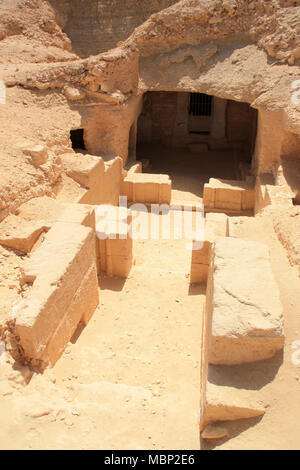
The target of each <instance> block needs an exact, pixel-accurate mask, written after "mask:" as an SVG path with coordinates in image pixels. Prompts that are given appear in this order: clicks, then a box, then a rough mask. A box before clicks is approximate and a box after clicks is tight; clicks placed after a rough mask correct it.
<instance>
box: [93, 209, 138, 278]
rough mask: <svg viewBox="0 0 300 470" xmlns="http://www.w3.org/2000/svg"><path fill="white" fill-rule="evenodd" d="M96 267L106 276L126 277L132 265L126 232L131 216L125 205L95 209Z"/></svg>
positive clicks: (128, 238) (130, 242)
mask: <svg viewBox="0 0 300 470" xmlns="http://www.w3.org/2000/svg"><path fill="white" fill-rule="evenodd" d="M96 220H97V226H96V235H97V259H98V268H99V270H100V271H102V272H105V273H106V274H107V275H108V276H110V277H113V276H116V277H122V278H126V277H128V275H129V272H130V270H131V267H132V246H133V243H132V238H131V237H130V236H129V234H128V223H129V221H130V220H131V216H130V213H129V211H128V210H127V208H125V207H109V206H107V209H106V208H105V206H103V207H101V206H100V207H99V208H98V209H96Z"/></svg>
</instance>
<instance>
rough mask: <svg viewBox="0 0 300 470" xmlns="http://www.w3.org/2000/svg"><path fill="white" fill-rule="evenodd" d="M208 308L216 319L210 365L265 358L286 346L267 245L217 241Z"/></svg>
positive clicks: (213, 252)
mask: <svg viewBox="0 0 300 470" xmlns="http://www.w3.org/2000/svg"><path fill="white" fill-rule="evenodd" d="M207 308H208V309H209V313H210V314H211V321H212V338H211V345H210V352H209V362H210V363H211V364H241V363H244V362H254V361H258V360H263V359H267V358H269V357H272V356H273V355H274V354H275V353H276V352H277V351H279V350H280V349H282V348H283V345H284V334H283V312H282V306H281V302H280V298H279V291H278V288H277V285H276V282H275V279H274V276H273V273H272V270H271V265H270V258H269V251H268V248H267V246H265V245H264V244H261V243H256V242H250V241H244V240H240V239H237V238H218V239H217V241H216V243H215V245H214V247H213V249H212V260H211V265H210V273H209V280H208V298H207Z"/></svg>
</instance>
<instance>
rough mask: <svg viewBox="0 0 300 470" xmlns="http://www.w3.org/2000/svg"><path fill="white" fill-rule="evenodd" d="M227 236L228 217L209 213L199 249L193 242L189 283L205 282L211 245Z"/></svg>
mask: <svg viewBox="0 0 300 470" xmlns="http://www.w3.org/2000/svg"><path fill="white" fill-rule="evenodd" d="M227 235H228V217H227V215H225V214H219V213H210V214H206V217H205V233H204V238H205V239H204V241H203V245H202V247H201V248H199V249H198V248H197V242H195V241H194V242H193V251H192V261H191V273H190V283H191V284H197V283H202V282H206V281H207V274H208V266H209V262H210V251H211V244H212V243H213V242H214V240H215V239H216V237H220V236H223V237H226V236H227Z"/></svg>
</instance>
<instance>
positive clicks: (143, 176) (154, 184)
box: [121, 173, 172, 204]
mask: <svg viewBox="0 0 300 470" xmlns="http://www.w3.org/2000/svg"><path fill="white" fill-rule="evenodd" d="M171 186H172V183H171V180H170V178H169V176H168V175H155V174H147V173H130V174H128V175H127V176H126V178H124V181H123V184H122V194H121V195H122V196H127V197H128V200H129V201H130V202H141V203H157V204H163V203H165V204H169V203H170V201H171Z"/></svg>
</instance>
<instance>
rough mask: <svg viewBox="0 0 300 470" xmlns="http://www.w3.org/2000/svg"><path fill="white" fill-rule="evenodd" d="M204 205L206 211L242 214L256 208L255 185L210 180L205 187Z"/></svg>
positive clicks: (250, 181) (245, 182)
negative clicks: (225, 211) (226, 211)
mask: <svg viewBox="0 0 300 470" xmlns="http://www.w3.org/2000/svg"><path fill="white" fill-rule="evenodd" d="M203 204H204V206H205V208H206V209H211V210H228V211H233V212H242V211H246V210H251V209H253V208H254V185H253V182H252V180H251V179H249V180H248V181H235V180H233V181H230V180H220V179H215V178H210V180H209V183H208V184H205V185H204V193H203Z"/></svg>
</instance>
